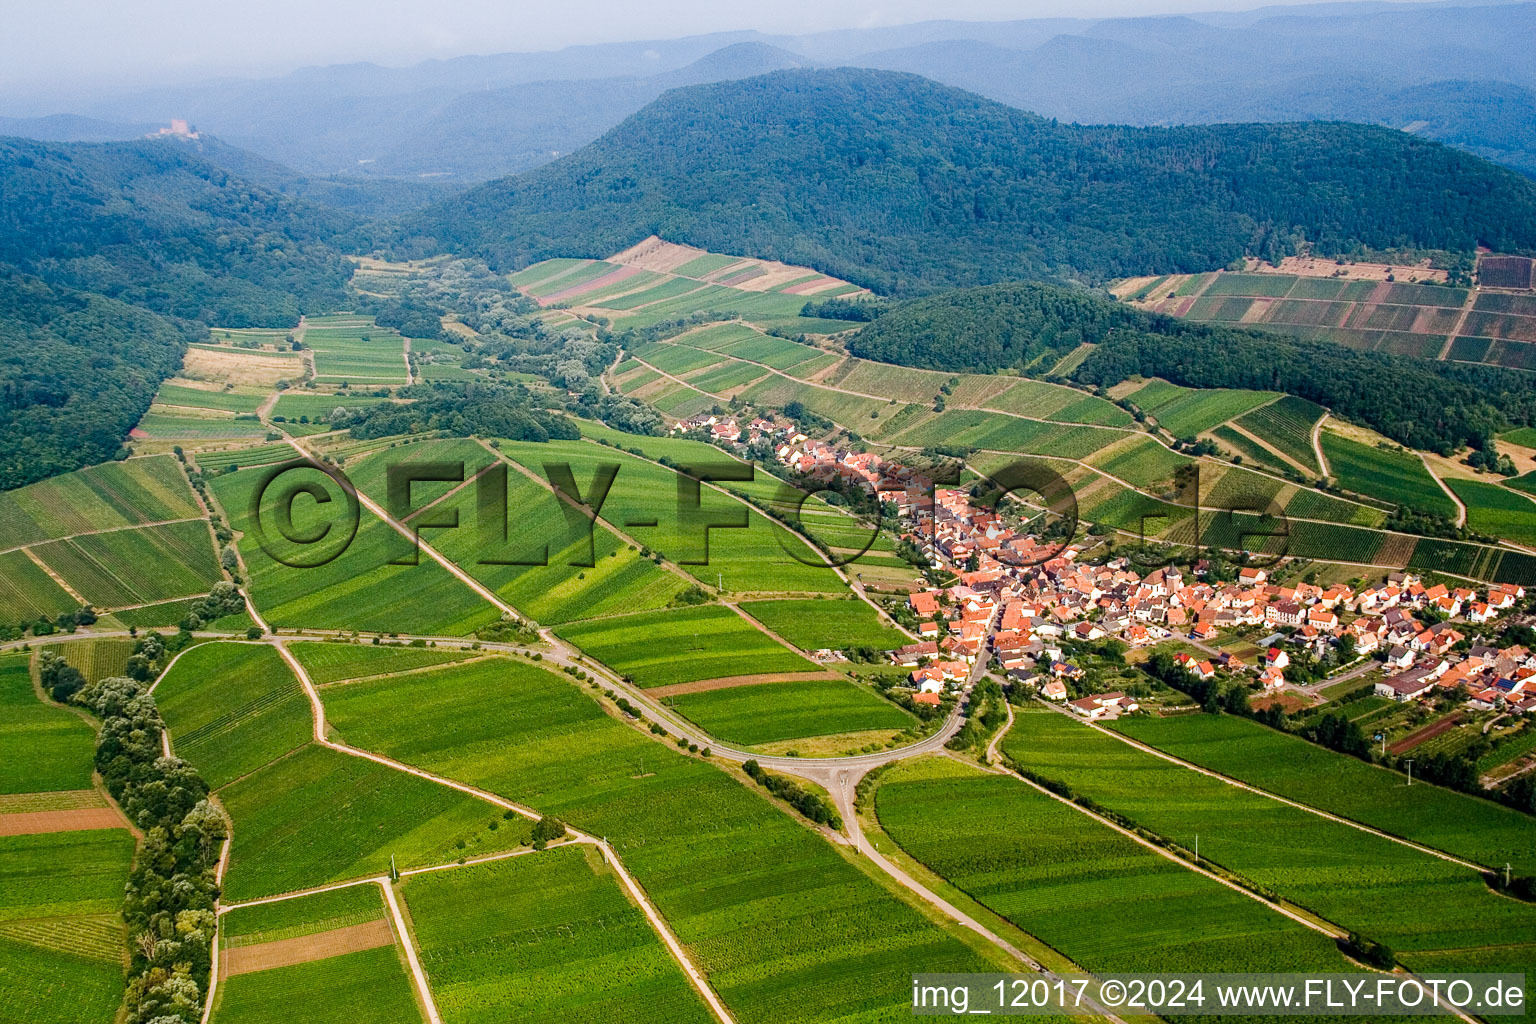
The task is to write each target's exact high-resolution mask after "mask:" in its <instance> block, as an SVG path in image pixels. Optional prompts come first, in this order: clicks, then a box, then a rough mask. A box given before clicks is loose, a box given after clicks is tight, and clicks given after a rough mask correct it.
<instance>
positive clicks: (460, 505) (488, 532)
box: [356, 442, 724, 624]
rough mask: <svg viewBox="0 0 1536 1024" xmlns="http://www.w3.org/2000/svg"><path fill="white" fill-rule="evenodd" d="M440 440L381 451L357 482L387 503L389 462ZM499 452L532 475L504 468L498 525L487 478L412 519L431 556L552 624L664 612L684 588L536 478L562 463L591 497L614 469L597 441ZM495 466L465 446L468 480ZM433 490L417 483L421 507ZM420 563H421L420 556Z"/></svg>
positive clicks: (612, 503) (510, 445) (508, 446)
mask: <svg viewBox="0 0 1536 1024" xmlns="http://www.w3.org/2000/svg"><path fill="white" fill-rule="evenodd" d="M463 443H464V442H459V444H463ZM445 444H448V442H436V443H434V445H436V446H437V447H422V446H416V445H410V446H401V447H400V448H398V449H392V450H391V451H389V452H388V453H381V454H380V455H378V456H374V457H371V458H369V459H368V460H366V461H365V462H363V463H362V466H361V469H360V472H359V476H358V477H357V478H356V479H357V480H358V482H359V484H360V485H361V486H362V487H363V488H364V490H365V491H371V492H372V493H373V494H374V496H375V497H376V498H378V499H380V500H383V499H384V498H385V494H384V487H383V485H382V477H383V475H384V471H385V469H386V467H387V465H388V464H389V463H390V462H393V461H396V460H405V459H409V458H414V457H417V456H418V454H419V453H420V452H432V451H437V452H443V451H446V450H447V449H444V448H442V447H441V446H442V445H445ZM565 444H566V445H570V442H566V443H565ZM501 449H502V451H503V452H505V453H507V454H508V455H510V456H513V457H517V458H520V459H522V460H524V462H523V465H525V466H527V467H528V471H529V472H530V473H532V474H534V476H535V477H536V479H530V478H529V476H528V475H525V474H524V473H523V472H522V471H521V470H520V469H519V468H518V466H517V465H510V466H506V467H505V473H504V479H505V487H506V501H505V506H504V508H505V509H506V513H505V519H504V520H502V521H498V519H497V516H498V515H499V514H500V513H498V512H496V511H482V509H481V507H480V501H481V498H482V496H485V495H491V496H495V493H496V492H495V490H494V489H495V488H496V487H498V486H500V480H501V479H502V477H501V476H498V475H497V474H487V475H486V476H484V477H481V478H480V479H479V480H478V481H477V482H476V483H475V484H473V485H472V486H469V487H466V488H464V489H463V490H461V491H459V493H457V494H455V495H453V496H452V497H450V498H448V499H447V500H445V501H442V502H440V503H439V504H438V505H436V506H434V507H433V508H432V509H431V511H429V512H427V513H425V514H424V515H422V516H421V517H420V518H418V519H414V520H412V522H413V523H414V524H416V525H418V526H421V527H423V531H422V533H423V537H424V539H425V540H426V541H427V542H428V543H430V544H432V546H433V547H434V548H435V549H436V550H438V551H440V552H441V553H442V554H443V555H444V556H445V557H447V558H450V559H453V560H454V561H455V562H457V563H458V564H459V565H460V566H462V567H463V568H464V570H465V571H466V572H468V573H469V574H470V575H472V576H473V577H474V578H475V579H476V580H478V581H479V582H480V583H482V584H484V585H485V586H486V587H488V588H490V589H491V590H493V591H495V592H496V593H497V594H498V595H499V596H500V597H501V598H502V599H503V600H504V601H506V602H507V603H508V604H510V605H512V606H513V607H514V608H516V609H517V610H518V611H519V613H521V614H523V615H526V616H529V617H531V618H533V619H534V620H535V621H537V622H541V623H545V624H550V623H557V622H566V621H569V620H571V619H574V618H587V617H592V616H597V615H604V614H608V613H611V612H616V611H637V610H644V609H648V608H662V607H665V606H666V605H667V603H668V602H669V601H671V600H672V598H673V597H674V596H675V595H676V594H677V593H678V592H679V591H680V590H682V589H683V588H684V587H685V586H686V585H687V584H686V583H685V582H684V581H683V580H682V579H681V578H679V577H677V576H675V575H673V574H672V573H669V572H667V571H665V570H663V569H661V568H659V567H658V566H657V565H655V564H653V563H652V562H651V561H650V560H649V559H648V558H645V557H642V555H641V554H640V553H639V551H638V550H634V549H632V548H631V547H630V546H629V545H628V544H625V543H624V542H622V541H621V540H620V539H619V538H618V536H617V535H615V534H614V533H613V532H612V531H611V530H610V529H608V528H607V527H606V526H605V525H604V524H597V525H595V526H594V525H592V524H591V520H589V519H588V518H587V517H586V515H585V514H584V513H582V512H581V511H578V510H577V509H575V508H573V507H571V506H570V505H568V504H567V503H565V502H563V501H561V500H560V499H559V498H558V497H556V495H555V494H554V492H553V491H551V490H550V489H549V488H548V487H547V486H545V484H544V483H541V482H540V481H541V480H544V479H545V476H544V474H545V473H546V469H545V466H546V465H568V466H570V467H571V470H572V474H573V478H574V480H575V481H576V482H577V486H578V489H582V490H583V493H584V494H587V495H589V494H590V486H591V481H592V479H593V476H592V473H593V472H594V471H595V469H596V467H597V466H598V465H599V464H600V463H603V462H608V463H612V462H613V461H614V459H613V457H612V456H608V455H605V453H604V452H603V450H602V449H600V448H598V447H596V446H593V445H576V446H575V447H573V448H570V449H569V450H570V451H571V453H572V455H571V457H570V458H567V457H566V456H565V454H564V450H563V449H560V448H556V446H555V445H554V444H547V445H546V444H533V443H529V444H526V445H525V444H522V443H518V442H504V443H502V444H501ZM616 454H617V453H615V455H616ZM618 458H621V459H625V461H626V462H627V463H628V464H627V465H626V466H625V470H626V471H630V470H632V469H633V470H635V471H640V470H648V469H650V468H651V467H648V466H645V464H643V463H639V462H636V461H634V460H630V459H628V458H627V457H625V456H618ZM492 460H493V456H491V455H490V453H488V452H486V451H485V449H483V448H480V447H479V446H478V445H471V453H470V457H469V458H467V459H466V461H468V462H470V465H469V466H467V467H466V473H465V475H466V476H470V475H472V474H473V473H474V472H475V471H476V469H477V468H478V467H480V466H481V465H484V464H488V463H489V462H491V461H492ZM662 472H664V473H669V472H670V471H662ZM632 475H633V473H631V476H632ZM621 484H623V485H625V486H629V485H628V484H627V482H626V478H625V477H624V474H623V473H621V474H620V476H619V479H618V480H617V482H616V483H615V485H614V488H613V492H612V493H611V494H610V497H609V498H608V499H607V501H606V502H605V503H604V505H603V512H604V514H605V515H606V514H611V513H612V511H613V509H614V508H617V507H618V504H619V498H618V492H619V489H620V485H621ZM435 486H437V488H438V491H431V490H428V489H427V487H426V486H425V485H418V487H417V488H416V490H417V492H418V496H417V504H418V505H420V504H423V503H424V502H425V501H426V500H428V499H430V498H431V497H432V496H433V494H434V493H439V492H440V491H441V490H443V489H446V488H445V485H435ZM669 486H670V487H671V488H672V491H669V492H665V493H667V494H668V495H669V496H670V495H671V494H672V493H674V492H675V483H672V482H670V481H669ZM669 510H670V506H669V508H668V509H663V510H662V511H661V513H660V514H659V515H658V519H659V518H660V516H661V515H665V514H668V512H669ZM455 515H456V516H457V517H458V523H459V526H458V528H456V529H426V528H425V526H426V524H427V523H428V522H429V521H432V522H442V521H445V520H451V519H452V517H453V516H455ZM621 521H622V520H621ZM642 532H644V531H642ZM721 532H724V531H721ZM718 535H719V534H718V533H717V534H716V536H718ZM422 564H423V565H425V564H427V562H426V560H425V559H423V562H422ZM434 568H435V566H434ZM466 592H468V591H466Z"/></svg>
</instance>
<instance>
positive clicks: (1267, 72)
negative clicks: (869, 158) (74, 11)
mask: <svg viewBox="0 0 1536 1024" xmlns="http://www.w3.org/2000/svg"><path fill="white" fill-rule="evenodd" d="M1533 38H1536V3H1530V2H1527V3H1511V4H1489V5H1474V4H1456V5H1442V4H1421V3H1413V4H1391V3H1375V2H1368V3H1341V4H1316V5H1307V6H1300V7H1271V8H1262V9H1260V10H1257V11H1249V12H1241V13H1214V14H1197V15H1188V16H1172V17H1157V18H1122V19H1109V20H1099V21H1094V20H1085V19H1034V20H1024V21H1012V22H994V23H968V22H954V21H941V22H924V23H920V24H916V25H906V26H898V27H894V28H882V29H868V30H862V29H861V30H847V31H841V32H827V33H819V34H815V35H805V36H768V35H763V34H761V33H755V32H736V33H718V34H714V35H704V36H694V37H689V38H685V39H677V40H663V41H654V40H653V41H642V42H635V43H615V44H605V45H600V46H580V47H570V48H567V49H564V50H559V51H554V52H549V53H512V54H498V55H493V56H483V57H461V58H457V59H455V60H448V61H428V62H425V63H422V64H417V65H413V66H411V67H407V68H383V67H378V66H376V65H371V64H349V65H337V66H332V67H319V68H306V69H303V70H300V71H296V72H294V73H293V74H290V75H286V76H283V77H281V78H274V79H264V80H252V81H235V80H228V81H218V82H210V83H207V84H204V85H199V86H190V87H177V88H167V89H157V90H153V91H149V92H143V93H139V94H136V95H127V96H112V97H109V98H102V99H100V100H98V101H95V102H91V103H88V104H85V105H84V106H82V107H81V108H80V109H78V110H75V111H73V113H74V114H75V115H78V116H76V117H73V118H59V117H48V118H9V119H0V133H5V134H16V135H23V136H27V137H31V138H40V139H48V140H55V141H68V140H84V141H99V140H105V139H110V138H123V139H126V138H132V137H135V136H138V135H142V134H143V133H144V131H145V130H146V125H148V124H151V123H154V124H160V123H164V122H165V121H167V120H168V119H169V118H171V117H173V116H174V117H185V118H188V119H190V120H192V121H193V122H194V123H195V124H196V125H198V126H199V127H200V128H201V129H203V131H204V132H205V133H211V134H213V135H216V136H218V137H219V138H221V139H224V140H226V141H227V142H228V143H230V144H232V145H235V146H238V147H242V148H245V149H249V150H251V151H253V152H255V153H258V154H260V155H262V156H264V157H266V158H268V159H270V160H274V161H277V162H279V163H282V164H286V165H288V166H290V167H293V168H295V169H296V170H297V171H298V172H300V174H302V175H304V176H307V177H309V178H315V177H317V176H319V177H324V176H331V175H348V176H359V177H399V178H411V179H416V180H420V181H426V182H438V183H452V184H458V185H463V184H466V183H473V182H478V181H484V180H488V179H491V178H495V177H499V176H502V175H505V174H510V173H515V172H518V171H522V170H526V169H529V168H532V167H536V166H539V165H541V164H544V163H548V162H549V161H551V160H554V159H556V158H557V157H559V156H560V155H562V154H565V153H569V152H572V151H574V150H576V149H578V148H580V147H581V146H582V145H584V144H585V143H587V142H590V141H592V140H593V139H595V138H597V137H598V136H599V135H601V134H602V133H603V132H605V131H607V130H608V129H609V128H612V127H613V126H614V125H616V124H618V123H619V122H620V121H622V120H623V119H624V118H625V117H627V116H628V115H630V114H632V113H634V112H635V111H637V110H639V109H640V108H641V107H643V106H645V105H646V104H647V103H649V102H651V101H652V100H654V99H656V98H657V97H658V96H660V95H661V94H662V93H663V92H665V91H666V90H667V89H670V88H674V87H677V86H682V85H693V84H701V83H707V82H718V81H729V80H734V79H740V78H746V77H750V76H753V75H758V74H762V73H764V72H766V71H772V70H779V69H784V68H793V67H804V66H823V67H825V66H838V65H843V66H854V67H866V68H877V69H885V70H896V71H906V72H910V73H913V74H918V75H922V76H924V77H927V78H932V79H934V80H936V81H939V82H942V83H945V84H948V85H954V86H957V87H960V88H964V89H969V90H971V91H974V92H976V93H979V94H980V95H982V96H986V97H988V98H990V99H994V100H997V101H999V102H1003V103H1007V104H1009V105H1011V106H1015V107H1019V108H1020V109H1024V110H1029V111H1032V112H1035V113H1038V114H1041V115H1042V116H1044V117H1048V118H1056V119H1058V120H1064V121H1077V122H1082V123H1094V124H1135V125H1171V124H1205V123H1215V122H1245V121H1290V120H1352V121H1361V122H1365V123H1373V124H1382V125H1386V126H1388V127H1393V128H1401V129H1406V130H1408V131H1410V132H1412V133H1414V134H1418V135H1421V136H1423V137H1426V138H1431V139H1436V140H1441V141H1445V142H1448V143H1451V144H1453V145H1457V146H1461V147H1463V148H1466V149H1469V150H1471V151H1472V152H1475V153H1478V154H1479V155H1482V156H1486V157H1489V158H1490V159H1494V160H1498V161H1501V162H1504V163H1507V164H1509V165H1510V166H1512V167H1516V168H1519V169H1521V170H1523V171H1525V172H1526V173H1529V174H1533V175H1536V117H1533V113H1536V47H1532V46H1531V45H1530V40H1531V39H1533Z"/></svg>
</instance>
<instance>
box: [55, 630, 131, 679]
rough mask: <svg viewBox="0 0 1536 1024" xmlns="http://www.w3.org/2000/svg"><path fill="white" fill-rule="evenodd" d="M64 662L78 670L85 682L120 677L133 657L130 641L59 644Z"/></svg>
mask: <svg viewBox="0 0 1536 1024" xmlns="http://www.w3.org/2000/svg"><path fill="white" fill-rule="evenodd" d="M57 651H58V653H59V654H61V655H63V657H64V660H65V661H66V662H68V663H69V664H70V665H73V666H74V667H75V668H77V669H79V670H80V674H81V675H83V676H85V681H86V682H88V683H94V682H96V681H97V680H100V679H105V678H107V677H108V676H120V675H122V674H123V669H125V668H126V667H127V666H128V659H129V658H130V657H132V656H133V641H132V640H110V639H108V640H84V641H77V642H75V643H68V644H59V646H58V648H57Z"/></svg>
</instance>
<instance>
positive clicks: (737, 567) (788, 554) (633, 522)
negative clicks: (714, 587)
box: [501, 441, 846, 615]
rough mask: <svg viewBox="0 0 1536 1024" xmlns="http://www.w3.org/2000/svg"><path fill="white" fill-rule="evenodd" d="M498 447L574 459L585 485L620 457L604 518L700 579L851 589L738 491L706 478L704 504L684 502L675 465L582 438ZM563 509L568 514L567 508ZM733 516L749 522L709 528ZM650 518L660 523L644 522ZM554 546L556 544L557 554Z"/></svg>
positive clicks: (754, 586) (526, 458) (539, 465)
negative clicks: (692, 507)
mask: <svg viewBox="0 0 1536 1024" xmlns="http://www.w3.org/2000/svg"><path fill="white" fill-rule="evenodd" d="M640 444H644V442H643V441H642V442H640ZM501 450H502V452H503V453H505V454H506V455H507V456H508V457H510V458H512V459H514V460H516V461H517V462H518V463H519V464H521V465H523V466H525V467H527V468H528V469H530V470H531V471H533V472H534V473H537V474H539V475H541V476H542V475H543V474H544V466H545V465H546V464H548V463H555V464H563V465H566V466H569V467H570V469H571V472H572V474H573V476H574V479H575V480H576V481H577V482H578V486H586V483H587V481H590V480H592V479H593V478H594V474H595V473H596V472H597V470H598V467H600V466H603V465H608V466H614V465H617V466H618V472H617V475H616V476H615V478H614V480H613V486H612V487H611V489H610V490H609V492H608V497H607V500H606V501H605V502H604V504H603V506H602V510H601V515H602V518H603V519H605V520H606V521H608V522H610V523H613V524H614V525H615V526H616V527H617V528H618V529H620V530H623V531H625V532H626V533H628V534H629V535H630V536H632V537H634V538H635V539H636V541H638V542H639V543H641V544H645V545H647V546H648V547H649V548H650V549H651V550H653V551H658V552H661V553H662V554H664V555H665V556H666V557H668V558H671V559H673V560H674V561H675V562H677V563H678V564H679V565H680V566H681V568H683V569H684V570H685V571H687V572H688V573H690V574H692V575H693V576H695V577H696V578H698V579H699V580H701V581H702V582H705V583H710V584H718V583H719V582H720V581H721V580H722V579H723V581H724V584H725V587H726V589H728V590H730V591H732V592H736V593H742V592H748V593H757V592H765V593H773V592H783V593H797V592H800V593H817V592H822V593H829V592H831V593H838V592H846V587H845V584H844V583H843V581H842V580H841V579H839V578H838V576H837V574H836V573H835V572H834V571H833V570H832V569H831V568H830V567H828V566H826V565H823V564H821V561H822V560H821V558H820V556H819V555H818V554H817V552H816V551H815V549H813V548H811V547H810V546H809V545H808V544H806V542H805V541H804V540H803V539H801V538H799V537H797V536H795V535H794V534H793V533H791V532H790V531H788V530H786V529H785V528H784V527H782V526H780V525H778V524H777V523H775V522H773V520H771V519H769V518H768V517H767V516H765V515H764V514H762V513H761V512H758V511H756V510H753V509H751V508H750V506H748V505H746V504H745V503H743V502H741V501H739V500H738V499H736V498H734V497H730V496H728V495H724V494H721V493H719V492H718V491H716V490H714V489H713V488H712V487H710V486H708V485H701V486H700V491H699V494H700V506H699V508H698V509H697V510H689V509H685V508H681V507H680V499H679V495H680V490H679V488H680V486H681V485H680V480H681V479H682V478H681V477H680V476H679V474H678V473H677V472H676V471H674V470H672V469H668V468H666V467H664V466H660V465H656V464H654V463H651V462H647V461H644V460H643V459H640V458H637V457H635V456H632V455H628V454H626V453H624V452H620V451H617V450H615V449H612V448H603V447H601V446H598V445H594V444H590V443H587V442H585V441H551V442H549V443H547V444H534V443H531V442H512V441H509V442H503V443H502V445H501ZM727 465H739V463H736V462H735V460H733V459H731V458H730V457H729V456H727V455H725V454H724V453H721V452H719V451H715V452H714V454H713V455H712V456H710V457H708V458H707V459H701V460H699V463H696V464H695V468H698V469H703V468H705V467H711V468H712V467H721V466H727ZM584 493H585V492H584ZM550 500H551V501H553V500H554V499H553V498H551V499H550ZM509 507H518V506H509ZM560 516H561V522H564V513H563V512H561V513H560ZM534 521H535V522H537V521H538V520H537V519H535V520H534ZM732 521H735V522H738V523H740V522H745V524H746V526H745V527H744V528H743V527H715V528H712V529H709V530H708V532H707V533H706V531H705V527H704V524H705V523H708V522H716V523H728V522H732ZM650 523H654V524H655V525H654V526H652V525H647V524H650ZM583 532H585V530H584V529H583ZM583 542H584V538H583ZM792 553H793V554H792ZM553 554H554V553H553V551H551V560H552V561H553ZM586 614H587V615H594V614H600V612H596V611H588V612H587V613H586Z"/></svg>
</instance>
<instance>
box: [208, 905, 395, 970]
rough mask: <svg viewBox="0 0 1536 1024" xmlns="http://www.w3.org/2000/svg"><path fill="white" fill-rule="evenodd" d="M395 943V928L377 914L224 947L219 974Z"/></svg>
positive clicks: (265, 967) (301, 962)
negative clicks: (289, 936) (343, 925)
mask: <svg viewBox="0 0 1536 1024" xmlns="http://www.w3.org/2000/svg"><path fill="white" fill-rule="evenodd" d="M394 944H395V933H394V930H393V929H392V928H390V926H389V922H388V921H387V920H385V919H383V918H380V919H379V920H377V921H369V922H368V923H366V924H354V925H349V926H348V927H346V928H336V929H333V930H331V931H328V932H316V933H315V934H314V935H300V936H299V937H297V938H293V939H279V940H278V941H276V942H263V943H259V944H258V945H255V946H237V947H235V948H234V949H226V950H225V951H224V952H223V953H222V954H221V955H220V957H219V974H220V976H221V977H225V978H230V977H233V976H235V975H237V974H253V973H255V972H256V971H270V970H273V969H274V968H278V967H291V966H293V965H294V964H307V963H309V962H311V961H313V960H329V959H330V958H331V957H333V956H341V955H342V954H344V953H359V952H361V951H363V950H365V949H377V948H379V947H380V946H393V945H394Z"/></svg>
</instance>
